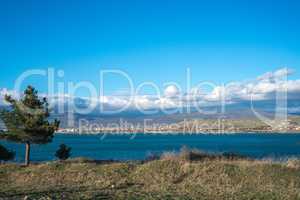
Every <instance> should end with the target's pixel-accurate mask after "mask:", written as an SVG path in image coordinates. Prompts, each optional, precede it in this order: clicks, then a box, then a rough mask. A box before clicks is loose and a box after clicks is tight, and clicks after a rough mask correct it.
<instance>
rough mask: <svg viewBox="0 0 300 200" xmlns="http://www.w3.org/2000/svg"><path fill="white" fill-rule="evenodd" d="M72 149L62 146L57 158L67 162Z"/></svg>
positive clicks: (57, 152) (56, 154)
mask: <svg viewBox="0 0 300 200" xmlns="http://www.w3.org/2000/svg"><path fill="white" fill-rule="evenodd" d="M71 149H72V148H71V147H68V146H67V145H65V144H61V145H60V146H59V149H58V150H57V151H56V153H55V156H56V157H57V158H58V159H60V160H66V159H68V158H69V157H70V156H71Z"/></svg>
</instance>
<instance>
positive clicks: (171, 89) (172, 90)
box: [164, 85, 180, 97]
mask: <svg viewBox="0 0 300 200" xmlns="http://www.w3.org/2000/svg"><path fill="white" fill-rule="evenodd" d="M179 93H180V92H179V89H178V88H177V87H176V86H175V85H169V86H168V87H166V89H165V91H164V95H165V96H166V97H176V96H178V95H179Z"/></svg>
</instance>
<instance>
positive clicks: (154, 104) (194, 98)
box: [0, 68, 300, 111]
mask: <svg viewBox="0 0 300 200" xmlns="http://www.w3.org/2000/svg"><path fill="white" fill-rule="evenodd" d="M293 73H294V71H293V70H291V69H288V68H282V69H279V70H277V71H274V72H267V73H265V74H263V75H260V76H258V77H257V78H255V79H252V80H250V81H238V82H231V83H227V84H224V85H214V84H213V83H207V82H205V83H204V82H199V83H200V84H198V86H197V87H192V88H191V89H190V90H189V91H184V92H183V91H182V90H180V88H178V86H177V85H175V84H174V85H172V84H171V85H168V86H167V87H165V89H164V91H163V92H161V94H158V95H135V94H132V95H130V94H129V95H123V96H120V95H116V96H114V95H110V96H100V97H92V98H79V97H74V96H71V95H69V94H63V95H54V96H48V98H49V99H50V103H52V105H55V106H57V105H60V104H62V105H64V104H69V106H75V107H78V109H79V108H80V109H82V108H87V107H89V109H90V110H94V109H95V108H99V107H100V108H101V109H102V110H106V111H126V110H143V111H146V110H153V109H158V110H165V109H174V108H175V109H176V108H186V107H193V108H194V107H205V106H210V105H220V104H221V103H225V104H234V103H241V102H243V101H251V100H252V101H263V100H274V101H275V100H276V99H278V98H279V99H280V98H286V97H287V98H288V99H300V79H296V80H289V79H288V76H289V75H291V74H293ZM208 86H209V87H210V90H208V91H207V89H206V88H207V87H208ZM5 94H10V95H13V96H16V94H17V93H16V92H15V91H11V90H8V89H7V88H2V89H0V104H1V105H5V102H4V95H5ZM43 96H47V95H43ZM294 109H297V108H294Z"/></svg>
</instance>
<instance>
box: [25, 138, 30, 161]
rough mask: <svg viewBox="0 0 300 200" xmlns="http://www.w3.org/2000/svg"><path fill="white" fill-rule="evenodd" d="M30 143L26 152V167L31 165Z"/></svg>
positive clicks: (27, 143) (27, 144)
mask: <svg viewBox="0 0 300 200" xmlns="http://www.w3.org/2000/svg"><path fill="white" fill-rule="evenodd" d="M29 158H30V143H29V142H26V152H25V166H28V165H29V163H30V159H29Z"/></svg>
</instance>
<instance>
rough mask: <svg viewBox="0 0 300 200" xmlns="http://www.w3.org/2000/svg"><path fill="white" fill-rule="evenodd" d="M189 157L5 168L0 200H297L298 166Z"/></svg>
mask: <svg viewBox="0 0 300 200" xmlns="http://www.w3.org/2000/svg"><path fill="white" fill-rule="evenodd" d="M188 152H190V151H182V152H181V153H180V154H179V155H178V154H175V153H166V154H164V155H163V156H162V159H159V160H153V161H149V162H145V163H143V164H141V163H107V164H103V163H102V164H99V163H95V162H92V161H91V160H84V159H81V160H80V159H77V160H75V161H74V160H72V161H68V162H49V163H44V164H38V165H31V166H29V167H21V166H18V165H15V164H4V165H0V175H1V176H0V185H1V187H0V199H24V197H25V196H27V197H28V199H40V198H42V197H43V198H44V199H207V200H219V199H226V200H227V199H232V200H235V199H236V200H243V199H275V200H276V199H278V200H281V199H300V170H299V168H298V166H299V163H300V162H299V161H298V160H295V159H294V160H293V161H292V160H289V161H287V162H286V163H273V162H271V161H258V160H245V159H227V158H226V157H222V159H220V158H219V157H214V158H215V159H213V158H212V157H210V158H209V159H207V158H205V159H202V160H194V161H191V160H189V159H190V158H191V157H190V154H189V153H188ZM194 153H195V152H194ZM197 153H199V152H197ZM201 155H202V156H203V153H201ZM197 158H198V157H197ZM202 158H203V157H202ZM291 163H293V164H291Z"/></svg>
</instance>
